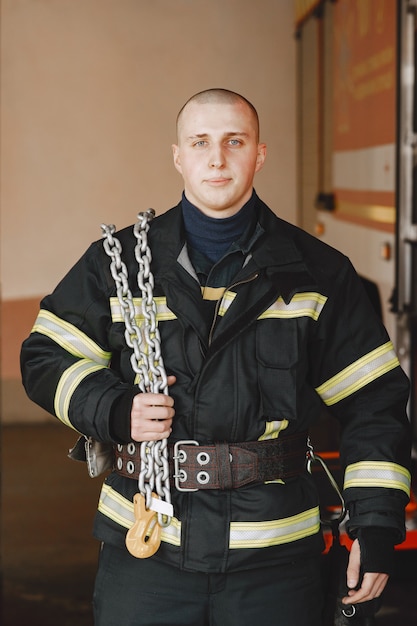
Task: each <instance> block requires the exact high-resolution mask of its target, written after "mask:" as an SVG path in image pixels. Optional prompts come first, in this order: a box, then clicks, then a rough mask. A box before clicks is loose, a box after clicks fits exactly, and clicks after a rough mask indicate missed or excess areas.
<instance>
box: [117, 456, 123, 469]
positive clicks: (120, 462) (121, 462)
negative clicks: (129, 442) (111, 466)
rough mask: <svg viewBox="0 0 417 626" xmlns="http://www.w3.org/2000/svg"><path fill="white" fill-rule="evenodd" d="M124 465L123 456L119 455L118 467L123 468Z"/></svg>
mask: <svg viewBox="0 0 417 626" xmlns="http://www.w3.org/2000/svg"><path fill="white" fill-rule="evenodd" d="M122 467H123V460H122V458H121V457H120V456H119V458H118V459H117V469H118V470H121V469H122Z"/></svg>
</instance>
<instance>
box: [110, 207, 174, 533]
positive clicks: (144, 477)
mask: <svg viewBox="0 0 417 626" xmlns="http://www.w3.org/2000/svg"><path fill="white" fill-rule="evenodd" d="M154 217H155V212H154V211H153V209H149V210H148V211H146V212H141V213H138V222H137V223H136V224H135V226H134V228H133V232H134V235H135V237H136V239H137V244H136V246H135V257H136V261H137V263H138V266H139V269H138V273H137V282H138V286H139V289H140V291H141V294H142V310H141V313H142V316H143V324H141V326H140V327H139V326H138V325H137V323H136V315H135V306H134V302H133V296H132V292H131V290H130V288H129V280H128V278H129V276H128V271H127V267H126V265H125V263H124V262H123V261H122V258H121V253H122V246H121V243H120V241H119V240H118V239H117V237H114V233H115V231H116V227H115V226H114V225H113V224H110V225H106V224H102V225H101V229H102V233H103V238H104V241H103V246H104V250H105V252H106V254H107V255H108V256H109V257H110V259H111V262H110V271H111V275H112V277H113V280H114V282H115V284H116V294H117V299H118V301H119V304H120V307H121V311H122V315H123V320H124V323H125V340H126V344H127V345H128V347H129V348H131V349H132V355H131V357H130V362H131V365H132V369H133V371H134V372H135V374H137V380H138V386H139V389H140V390H141V391H142V392H143V393H146V392H152V393H164V394H166V395H167V394H168V382H167V375H166V372H165V368H164V363H163V359H162V355H161V337H160V334H159V329H158V324H157V319H156V304H155V300H154V297H153V289H154V278H153V274H152V272H151V260H152V255H151V250H150V248H149V245H148V231H149V227H150V222H151V221H152V220H153V218H154ZM167 444H168V442H167V440H166V439H163V440H161V441H144V442H142V443H141V447H140V457H141V469H140V472H139V480H138V484H139V490H140V493H141V494H142V495H143V496H144V497H145V506H146V508H147V509H149V508H151V507H152V492H153V491H156V493H157V494H158V496H159V497H160V498H161V500H162V501H163V502H166V503H167V504H169V505H170V504H171V492H170V485H169V463H168V445H167ZM158 523H159V525H160V526H163V527H166V526H169V524H170V523H171V517H170V515H167V514H164V513H161V512H158Z"/></svg>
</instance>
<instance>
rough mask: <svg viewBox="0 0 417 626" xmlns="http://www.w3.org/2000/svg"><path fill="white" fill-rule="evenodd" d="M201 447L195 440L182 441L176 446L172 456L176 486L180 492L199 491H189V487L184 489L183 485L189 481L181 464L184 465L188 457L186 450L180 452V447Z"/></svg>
mask: <svg viewBox="0 0 417 626" xmlns="http://www.w3.org/2000/svg"><path fill="white" fill-rule="evenodd" d="M184 445H187V446H199V445H200V444H199V443H198V441H195V440H194V439H180V440H179V441H177V442H176V443H175V444H174V454H173V456H172V460H173V461H174V475H173V479H174V485H175V487H176V488H177V489H178V491H198V489H187V487H182V486H181V483H182V482H185V481H186V480H187V473H186V471H185V470H184V469H181V467H180V465H181V463H184V462H185V461H186V460H187V455H186V453H185V451H184V450H180V446H184Z"/></svg>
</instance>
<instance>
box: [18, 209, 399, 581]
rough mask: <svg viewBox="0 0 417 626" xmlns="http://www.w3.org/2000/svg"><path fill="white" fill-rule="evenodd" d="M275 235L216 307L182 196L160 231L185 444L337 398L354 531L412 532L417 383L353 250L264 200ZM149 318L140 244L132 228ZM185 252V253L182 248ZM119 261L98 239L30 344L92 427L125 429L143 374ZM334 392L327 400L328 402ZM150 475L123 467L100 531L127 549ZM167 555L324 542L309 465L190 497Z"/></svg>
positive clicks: (220, 564) (59, 397)
mask: <svg viewBox="0 0 417 626" xmlns="http://www.w3.org/2000/svg"><path fill="white" fill-rule="evenodd" d="M257 212H258V222H259V225H260V227H261V228H262V229H263V234H262V235H261V236H260V237H258V239H257V240H256V242H255V244H254V246H253V249H252V250H251V255H249V257H248V258H247V259H246V263H245V264H244V266H243V268H242V269H241V270H240V272H239V273H238V275H237V276H235V279H234V280H233V282H232V284H230V285H225V290H224V293H223V296H222V297H221V298H220V299H219V301H218V303H217V306H216V310H215V317H214V319H213V320H207V316H206V315H205V314H204V307H203V304H204V302H203V299H202V289H201V287H200V285H199V284H198V282H197V280H196V278H195V277H193V276H192V273H190V271H189V269H187V264H186V263H183V262H182V261H181V259H182V258H184V251H183V248H184V245H185V241H184V233H183V225H182V214H181V205H178V206H177V207H175V208H173V209H171V210H170V211H168V212H167V213H165V214H163V215H161V216H159V217H157V218H155V219H154V220H153V222H152V224H151V228H150V231H149V237H148V238H149V242H150V246H151V249H152V256H153V262H152V272H153V274H154V279H155V289H154V295H155V299H156V304H157V317H158V323H159V331H160V335H161V343H162V355H163V359H164V364H165V368H166V371H167V373H168V374H174V375H175V376H176V378H177V382H176V384H175V385H173V386H172V387H170V390H169V392H170V394H171V395H172V397H173V398H174V400H175V410H176V415H175V418H174V423H173V432H172V435H171V438H170V440H172V441H173V442H174V441H177V440H181V439H186V440H189V439H191V440H197V441H198V442H199V443H200V444H206V443H212V442H244V441H257V440H261V441H262V440H266V439H273V438H275V437H279V436H283V433H285V434H292V433H296V432H299V431H302V430H305V429H308V428H309V427H310V426H311V425H312V424H313V423H314V422H315V421H316V420H317V419H318V417H319V415H320V414H321V412H322V410H323V406H324V405H326V406H327V407H328V410H329V411H330V412H331V413H332V414H333V416H335V418H336V419H337V420H339V422H340V426H341V431H342V444H341V461H342V466H343V469H344V495H345V498H346V502H347V506H348V509H349V516H350V519H349V529H350V532H351V533H352V535H354V534H355V530H356V529H357V528H359V527H363V526H383V527H388V528H391V529H394V530H396V531H397V535H398V541H401V540H402V539H403V537H404V506H405V504H406V503H407V501H408V496H409V488H410V473H409V469H408V463H409V430H408V421H407V417H406V413H405V407H406V402H407V397H408V381H407V378H406V376H405V375H404V373H403V371H402V370H401V368H400V365H399V362H398V359H397V357H396V355H395V352H394V349H393V346H392V343H391V341H390V339H389V337H388V336H387V333H386V331H385V329H384V327H383V326H382V325H381V323H380V321H379V320H378V318H377V316H376V315H375V313H374V311H373V308H372V306H371V305H370V303H369V300H368V299H367V297H366V295H365V293H364V291H363V287H362V284H361V281H360V279H359V278H358V276H357V274H356V273H355V271H354V270H353V268H352V266H351V264H350V262H349V261H348V259H347V258H346V257H345V256H343V255H342V254H340V253H339V252H337V251H335V250H334V249H332V248H330V247H329V246H327V245H325V244H323V243H322V242H320V241H319V240H317V239H316V238H314V237H312V236H310V235H308V234H306V233H305V232H304V231H302V230H300V229H298V228H297V227H294V226H292V225H290V224H288V223H286V222H284V221H283V220H281V219H279V218H277V217H276V216H275V215H274V214H273V213H272V211H270V209H269V208H268V207H267V206H266V205H264V204H263V203H262V202H261V201H260V200H259V199H258V200H257ZM118 237H119V239H120V241H121V244H122V248H123V258H124V261H125V263H126V265H127V267H128V270H129V276H130V287H131V290H132V293H133V296H134V299H135V305H136V306H137V307H138V318H137V319H138V322H139V323H140V322H141V319H140V298H139V296H140V290H139V289H138V287H137V282H136V280H137V279H136V275H137V262H136V261H135V257H134V246H135V243H136V240H135V237H134V235H133V232H132V228H127V229H124V230H122V231H120V232H119V233H118ZM181 253H182V254H181ZM122 320H123V318H122V315H121V309H120V305H119V303H118V299H117V297H116V291H115V286H114V281H113V279H112V277H111V273H110V270H109V258H108V256H107V255H106V254H105V252H104V250H103V244H102V242H101V241H98V242H96V243H94V244H92V245H91V246H90V248H89V249H88V250H87V252H86V253H85V255H84V256H83V257H82V258H81V259H80V261H79V262H78V263H77V264H76V265H75V266H74V267H73V268H72V269H71V271H70V272H69V273H68V275H67V276H66V277H65V278H64V279H63V280H62V281H61V283H60V284H59V285H58V286H57V288H56V289H55V291H54V292H53V293H52V295H49V296H47V297H46V298H44V300H43V301H42V303H41V311H40V313H39V316H38V318H37V320H36V323H35V325H34V327H33V330H32V333H31V335H30V336H29V337H28V339H26V340H25V342H24V344H23V347H22V355H21V357H22V371H23V381H24V385H25V387H26V390H27V393H28V395H29V396H30V398H31V399H33V400H34V401H35V402H36V403H38V404H40V405H41V406H42V407H44V408H45V409H46V410H47V411H49V412H51V413H52V414H54V415H56V416H57V417H58V418H59V419H60V420H61V421H62V422H63V423H64V424H66V425H67V426H70V427H72V428H74V429H75V430H76V431H78V432H79V433H83V434H85V435H88V436H91V437H93V438H95V439H97V440H100V441H109V440H111V436H110V428H109V415H110V410H111V407H112V404H113V402H114V401H115V400H116V398H118V397H119V396H120V395H121V394H123V393H124V392H125V391H126V390H127V389H128V388H129V387H131V386H132V385H133V384H134V373H133V371H132V367H131V363H130V354H131V350H130V349H129V348H128V347H127V346H126V342H125V337H124V326H123V323H122ZM323 403H324V404H323ZM137 491H138V486H137V481H136V480H132V479H129V478H124V477H122V476H120V475H118V474H117V473H114V472H112V473H110V474H109V475H108V476H107V477H106V479H105V482H104V484H103V487H102V491H101V496H100V501H99V504H98V512H97V515H96V520H95V535H96V536H97V537H98V538H99V539H100V540H104V541H107V542H110V543H113V544H115V545H123V544H124V536H125V533H126V531H127V529H128V528H129V527H131V526H132V524H133V522H134V513H133V502H132V500H133V495H134V494H135V493H136V492H137ZM172 502H173V506H174V517H173V519H172V522H171V524H170V525H169V526H168V527H167V528H165V529H163V531H162V542H161V547H160V548H159V550H158V552H157V554H156V555H155V557H154V558H158V559H162V560H165V561H166V562H169V563H171V564H173V565H175V566H177V567H181V568H186V569H188V570H197V571H203V572H223V571H228V570H236V569H246V568H251V567H257V566H264V565H271V564H274V563H280V562H281V563H283V562H286V561H288V560H292V559H294V558H297V557H300V556H309V555H317V554H319V553H320V551H321V549H322V536H321V532H320V521H319V509H318V496H317V492H316V488H315V485H314V479H313V478H312V477H311V476H310V475H309V474H308V472H305V473H303V474H301V475H300V476H298V477H296V478H291V479H289V480H287V481H285V483H284V482H282V481H279V480H277V481H269V482H268V483H266V484H264V483H259V484H255V485H248V486H244V487H241V488H239V489H230V490H204V491H201V490H200V491H195V492H192V493H182V492H179V491H177V490H176V489H175V488H173V489H172Z"/></svg>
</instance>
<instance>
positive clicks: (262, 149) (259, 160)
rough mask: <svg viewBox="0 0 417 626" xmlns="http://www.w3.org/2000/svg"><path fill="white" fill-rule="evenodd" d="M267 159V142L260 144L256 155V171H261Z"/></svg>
mask: <svg viewBox="0 0 417 626" xmlns="http://www.w3.org/2000/svg"><path fill="white" fill-rule="evenodd" d="M265 159H266V143H260V144H258V154H257V157H256V169H255V171H256V172H259V170H261V169H262V168H263V166H264V163H265Z"/></svg>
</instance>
